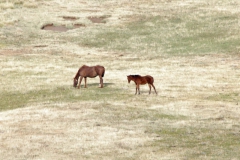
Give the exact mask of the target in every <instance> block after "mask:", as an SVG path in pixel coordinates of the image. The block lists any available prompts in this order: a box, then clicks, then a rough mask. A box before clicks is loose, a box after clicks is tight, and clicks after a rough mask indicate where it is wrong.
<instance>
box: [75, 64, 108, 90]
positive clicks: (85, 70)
mask: <svg viewBox="0 0 240 160" xmlns="http://www.w3.org/2000/svg"><path fill="white" fill-rule="evenodd" d="M104 73H105V68H104V67H103V66H99V65H97V66H92V67H89V66H86V65H83V66H82V67H80V68H79V70H78V72H77V74H76V76H75V77H74V78H73V87H75V88H76V87H77V84H78V78H79V77H80V81H79V84H78V89H79V88H80V87H81V82H82V79H83V78H84V81H85V88H87V77H89V78H94V77H96V76H99V78H100V88H103V77H104Z"/></svg>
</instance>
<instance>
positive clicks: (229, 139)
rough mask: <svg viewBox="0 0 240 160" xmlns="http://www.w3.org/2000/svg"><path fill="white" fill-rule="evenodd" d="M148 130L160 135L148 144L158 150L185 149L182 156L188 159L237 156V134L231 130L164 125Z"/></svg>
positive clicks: (151, 127)
mask: <svg viewBox="0 0 240 160" xmlns="http://www.w3.org/2000/svg"><path fill="white" fill-rule="evenodd" d="M148 130H149V131H151V132H153V133H155V134H157V135H158V136H159V137H161V139H160V140H156V141H154V142H153V143H151V144H149V145H150V146H151V147H153V146H154V147H155V148H157V150H158V151H165V152H166V151H168V150H173V151H177V150H179V151H180V150H185V151H187V152H186V153H184V154H183V155H182V156H183V157H187V158H190V159H201V158H200V157H205V158H214V159H215V158H217V159H218V158H219V157H221V158H222V159H229V158H230V159H231V158H236V157H239V152H238V149H239V145H238V143H237V139H239V138H240V137H239V135H238V134H233V133H232V130H225V129H211V128H196V127H187V128H186V127H183V128H173V127H169V126H165V125H161V126H156V125H155V126H154V124H153V125H151V126H150V127H149V128H148Z"/></svg>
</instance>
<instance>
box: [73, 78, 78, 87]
mask: <svg viewBox="0 0 240 160" xmlns="http://www.w3.org/2000/svg"><path fill="white" fill-rule="evenodd" d="M77 84H78V79H76V78H73V87H75V88H76V87H77Z"/></svg>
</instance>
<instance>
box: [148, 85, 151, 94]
mask: <svg viewBox="0 0 240 160" xmlns="http://www.w3.org/2000/svg"><path fill="white" fill-rule="evenodd" d="M148 86H149V94H151V89H152V87H151V85H150V84H148Z"/></svg>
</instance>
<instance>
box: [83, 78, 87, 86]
mask: <svg viewBox="0 0 240 160" xmlns="http://www.w3.org/2000/svg"><path fill="white" fill-rule="evenodd" d="M84 82H85V86H84V87H85V88H87V77H84Z"/></svg>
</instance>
